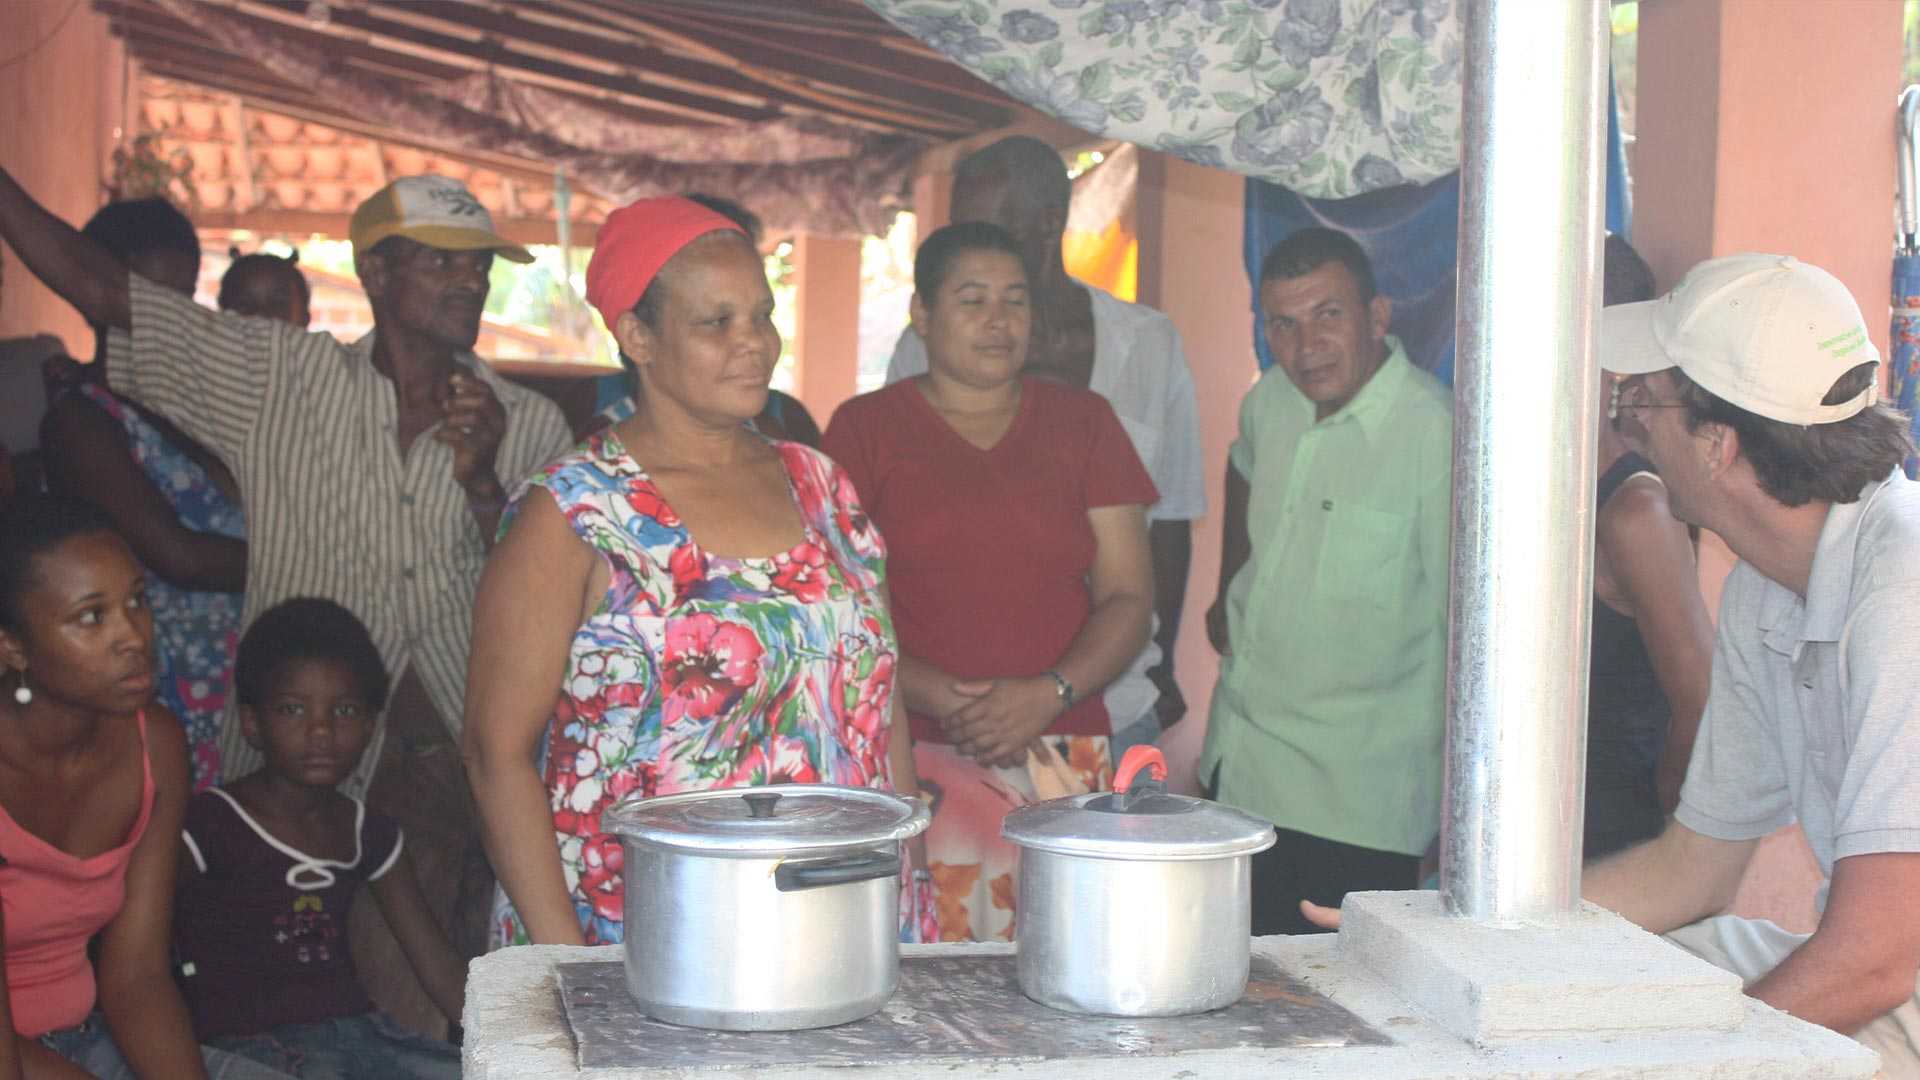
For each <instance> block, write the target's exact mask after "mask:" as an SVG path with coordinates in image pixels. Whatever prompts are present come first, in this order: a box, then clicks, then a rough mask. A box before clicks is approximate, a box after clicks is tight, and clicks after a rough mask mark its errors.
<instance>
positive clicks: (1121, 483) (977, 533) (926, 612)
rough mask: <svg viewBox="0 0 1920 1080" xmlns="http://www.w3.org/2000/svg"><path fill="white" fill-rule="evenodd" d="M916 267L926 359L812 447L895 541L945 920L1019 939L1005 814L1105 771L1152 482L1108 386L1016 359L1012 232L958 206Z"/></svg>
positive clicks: (1141, 614) (950, 931)
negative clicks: (1056, 376) (1003, 835)
mask: <svg viewBox="0 0 1920 1080" xmlns="http://www.w3.org/2000/svg"><path fill="white" fill-rule="evenodd" d="M913 276H914V297H913V306H912V318H913V328H914V330H915V331H917V332H918V333H919V334H920V336H921V337H922V338H923V339H925V341H926V344H927V360H928V370H927V373H926V374H925V375H921V376H919V377H917V378H913V379H908V380H905V381H903V382H899V383H895V384H894V385H892V386H889V387H887V388H886V389H884V390H879V391H876V392H874V393H871V394H863V395H861V396H860V397H857V398H854V399H853V400H852V401H849V402H847V403H846V404H845V405H843V406H841V408H840V409H839V411H838V412H836V413H835V414H834V417H833V422H832V423H831V424H829V425H828V427H827V433H826V435H825V437H824V438H823V439H822V441H821V447H820V448H821V449H822V450H824V451H826V453H827V454H828V456H830V457H832V458H833V459H835V460H836V461H838V462H839V463H840V465H841V466H842V467H843V468H845V469H846V471H847V473H848V475H850V476H851V477H852V478H853V482H854V486H855V488H857V489H858V491H859V494H860V502H861V505H862V506H863V507H864V508H865V510H866V512H867V513H868V514H869V515H870V516H871V518H872V519H873V522H874V524H876V525H878V526H879V528H880V532H881V534H882V535H884V536H885V537H886V540H887V549H888V559H887V576H888V581H889V583H890V586H891V590H892V611H893V616H894V624H895V628H896V630H897V632H898V634H899V639H900V652H901V672H900V687H901V689H902V691H903V692H904V694H905V695H906V705H907V714H908V718H909V720H910V721H911V729H912V733H913V741H914V762H915V766H916V768H917V769H918V771H919V773H920V778H921V785H922V787H923V788H925V789H927V790H930V791H932V792H933V793H934V799H935V801H934V818H933V827H932V828H931V829H930V830H929V831H928V833H927V849H928V858H929V860H930V861H931V863H932V869H933V877H934V888H935V891H936V900H937V902H938V904H939V911H940V929H941V934H942V936H943V937H945V938H947V939H949V940H961V939H967V938H974V939H991V938H1011V937H1012V933H1013V897H1014V888H1013V867H1014V862H1015V860H1014V852H1013V850H1012V848H1011V847H1010V846H1009V845H1008V844H1006V842H1005V841H1003V840H1001V839H1000V821H1001V819H1002V818H1004V817H1005V816H1006V813H1007V811H1008V810H1010V809H1012V808H1014V807H1016V806H1019V805H1021V804H1023V803H1025V802H1029V801H1031V800H1033V799H1034V798H1036V797H1039V796H1046V795H1052V794H1060V793H1062V792H1061V791H1060V790H1059V789H1058V783H1057V781H1059V780H1061V779H1063V774H1065V777H1070V779H1069V780H1068V782H1069V783H1077V785H1078V787H1079V788H1080V789H1081V790H1085V789H1091V788H1095V787H1099V786H1102V785H1104V784H1105V783H1106V782H1107V780H1108V779H1109V777H1110V774H1111V765H1112V762H1111V757H1110V755H1109V753H1108V736H1109V735H1110V734H1111V726H1110V724H1109V721H1108V718H1107V713H1106V708H1105V707H1104V706H1103V705H1102V704H1101V702H1100V691H1101V689H1102V688H1103V687H1105V686H1106V685H1107V683H1108V682H1109V681H1111V680H1112V679H1113V678H1114V677H1116V676H1117V675H1119V674H1120V673H1121V672H1122V671H1124V670H1125V669H1126V667H1127V664H1128V663H1129V662H1130V661H1132V659H1133V658H1134V657H1135V656H1137V655H1138V654H1139V652H1140V650H1141V648H1143V647H1144V646H1145V645H1146V640H1147V633H1148V619H1149V612H1150V611H1151V608H1152V598H1153V572H1152V569H1151V566H1150V563H1149V561H1148V556H1147V526H1146V508H1147V506H1149V505H1151V504H1152V503H1153V501H1154V500H1155V499H1156V498H1157V497H1158V496H1157V494H1156V492H1155V491H1154V487H1153V481H1152V480H1151V479H1149V478H1148V476H1147V471H1146V469H1145V468H1144V467H1142V466H1141V464H1140V459H1139V458H1138V457H1137V456H1136V455H1135V454H1134V451H1133V445H1132V443H1131V442H1129V441H1128V439H1127V435H1126V432H1125V430H1123V429H1122V428H1121V426H1120V421H1119V419H1118V418H1117V417H1116V416H1115V415H1114V413H1113V409H1112V407H1111V406H1109V405H1108V404H1107V402H1106V400H1105V399H1104V398H1102V397H1100V396H1099V395H1098V394H1095V393H1092V392H1090V391H1086V390H1078V389H1073V388H1071V387H1067V386H1064V385H1062V384H1060V383H1057V382H1053V381H1051V380H1048V379H1044V378H1039V377H1035V376H1031V375H1024V376H1023V375H1022V374H1021V369H1022V367H1023V366H1024V365H1025V363H1026V357H1027V341H1028V331H1029V330H1030V315H1029V308H1028V303H1027V275H1026V271H1025V270H1024V268H1023V267H1022V264H1021V259H1020V248H1019V247H1018V246H1017V245H1016V244H1015V242H1014V240H1013V238H1012V237H1011V236H1009V235H1008V234H1007V233H1006V232H1005V231H1003V230H1001V229H1000V228H998V227H996V226H993V225H989V224H985V223H979V222H974V223H967V224H960V225H949V226H947V227H946V228H944V229H941V230H939V231H938V232H936V233H934V234H933V235H932V236H930V237H928V238H927V240H926V242H925V243H924V244H922V245H921V247H920V251H919V254H918V255H917V256H916V258H915V260H914V270H913ZM1043 737H1044V738H1043ZM1036 781H1037V784H1036Z"/></svg>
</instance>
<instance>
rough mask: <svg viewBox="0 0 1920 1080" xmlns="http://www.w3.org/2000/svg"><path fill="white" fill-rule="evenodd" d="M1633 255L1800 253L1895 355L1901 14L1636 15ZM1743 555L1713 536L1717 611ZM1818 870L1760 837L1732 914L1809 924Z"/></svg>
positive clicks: (1711, 601) (1669, 265)
mask: <svg viewBox="0 0 1920 1080" xmlns="http://www.w3.org/2000/svg"><path fill="white" fill-rule="evenodd" d="M1639 49H1640V55H1639V60H1638V67H1639V100H1640V108H1639V117H1640V120H1639V127H1640V130H1639V131H1638V132H1637V141H1636V143H1635V145H1634V147H1633V159H1632V164H1633V173H1634V228H1633V242H1634V246H1635V247H1637V248H1639V249H1640V251H1641V252H1642V253H1643V254H1645V255H1646V257H1647V261H1648V262H1649V263H1650V264H1652V266H1653V269H1654V273H1655V274H1656V275H1657V277H1658V278H1659V281H1660V285H1661V287H1662V288H1670V287H1671V286H1672V285H1673V284H1674V283H1675V282H1676V281H1677V280H1678V279H1679V277H1680V275H1681V274H1682V273H1683V272H1685V270H1686V269H1687V267H1689V266H1691V265H1693V264H1694V263H1696V262H1698V261H1700V260H1702V259H1706V258H1711V257H1713V256H1717V255H1727V254H1731V253H1734V252H1740V251H1771V252H1782V253H1785V254H1790V255H1794V256H1797V257H1799V258H1801V259H1804V260H1806V261H1807V262H1811V263H1815V264H1817V265H1819V266H1822V267H1824V268H1826V269H1828V270H1830V271H1832V272H1833V273H1834V274H1835V275H1836V276H1838V277H1839V278H1840V280H1841V281H1843V282H1845V283H1846V285H1847V287H1848V288H1849V289H1851V290H1852V291H1853V295H1854V297H1855V298H1856V299H1858V300H1859V301H1860V308H1861V310H1862V311H1863V312H1865V313H1866V316H1867V327H1868V329H1869V330H1870V331H1871V332H1872V335H1873V341H1874V345H1875V346H1876V347H1878V348H1879V349H1880V350H1881V355H1883V356H1884V355H1886V349H1887V328H1888V319H1887V317H1886V314H1887V310H1888V303H1889V292H1890V286H1889V277H1890V274H1891V269H1892V244H1893V212H1892V207H1893V198H1894V100H1895V97H1896V96H1897V95H1898V93H1899V91H1900V89H1901V82H1900V72H1901V60H1902V57H1901V5H1899V4H1893V3H1825V4H1820V5H1817V14H1816V12H1815V8H1810V7H1809V6H1808V5H1806V4H1805V3H1801V2H1798V0H1662V2H1661V3H1657V4H1642V5H1640V36H1639ZM1732 565H1733V559H1732V555H1731V553H1730V552H1728V551H1727V549H1726V547H1725V545H1724V544H1721V543H1720V542H1719V540H1718V538H1717V537H1712V536H1705V537H1702V545H1701V579H1702V586H1703V589H1704V591H1705V592H1706V594H1707V600H1708V608H1709V610H1714V609H1716V608H1717V603H1718V599H1719V594H1720V586H1721V583H1722V581H1723V580H1724V578H1725V576H1726V573H1727V571H1728V570H1729V569H1731V568H1732ZM1818 880H1819V869H1818V866H1817V865H1816V864H1815V863H1814V861H1813V856H1812V853H1811V852H1810V851H1808V849H1807V846H1806V841H1805V840H1804V838H1802V837H1801V836H1800V835H1799V831H1798V829H1792V830H1787V831H1785V832H1782V833H1780V834H1776V835H1775V836H1772V837H1769V838H1768V839H1767V840H1766V841H1764V842H1762V844H1761V848H1760V852H1759V855H1758V856H1757V857H1756V858H1755V860H1754V863H1753V865H1752V867H1751V868H1750V869H1749V871H1748V874H1747V878H1746V881H1745V882H1744V883H1743V885H1742V887H1741V893H1740V897H1739V899H1738V900H1737V901H1736V902H1735V905H1734V907H1735V910H1736V911H1739V912H1741V913H1742V914H1748V915H1758V916H1764V917H1767V918H1771V919H1773V920H1774V921H1776V922H1779V923H1780V924H1781V925H1783V926H1788V927H1790V928H1793V929H1799V930H1810V929H1812V927H1813V925H1814V923H1815V922H1816V921H1817V916H1816V914H1815V912H1814V909H1813V890H1814V888H1815V886H1816V885H1817V884H1818Z"/></svg>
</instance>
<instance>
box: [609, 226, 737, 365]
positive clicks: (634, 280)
mask: <svg viewBox="0 0 1920 1080" xmlns="http://www.w3.org/2000/svg"><path fill="white" fill-rule="evenodd" d="M722 229H731V230H733V231H734V232H737V233H739V234H741V235H742V236H745V235H746V230H745V229H742V228H741V227H740V226H739V225H737V224H735V223H734V222H733V220H732V219H731V218H729V217H727V216H726V215H725V214H719V213H715V212H714V211H712V210H709V209H707V208H706V207H704V206H701V205H700V204H699V203H697V202H694V201H693V200H692V199H683V198H680V197H679V196H677V195H675V196H668V197H666V198H660V199H640V200H637V201H635V202H631V203H628V204H627V205H625V206H623V207H621V208H620V209H618V210H615V211H614V212H613V213H611V214H608V215H607V220H606V222H605V223H603V224H602V225H601V226H600V237H599V239H598V240H597V241H595V243H594V245H593V258H592V259H590V260H588V262H587V303H589V304H592V305H593V306H594V307H595V308H597V309H598V310H599V312H600V318H602V319H603V320H605V321H606V324H607V330H608V332H612V330H613V324H614V323H615V322H617V321H618V320H619V318H620V313H621V312H623V311H632V310H633V305H635V304H637V303H639V302H640V297H641V296H643V295H645V293H646V291H647V286H648V285H649V284H651V283H652V281H653V279H654V278H655V277H657V276H659V273H660V268H661V267H663V266H665V265H667V261H668V260H669V259H671V258H673V257H674V255H676V254H678V253H679V251H680V249H681V248H683V247H686V246H687V245H688V244H691V243H693V242H694V241H695V240H697V239H699V238H700V237H702V236H705V235H706V234H708V233H710V232H715V231H718V230H722Z"/></svg>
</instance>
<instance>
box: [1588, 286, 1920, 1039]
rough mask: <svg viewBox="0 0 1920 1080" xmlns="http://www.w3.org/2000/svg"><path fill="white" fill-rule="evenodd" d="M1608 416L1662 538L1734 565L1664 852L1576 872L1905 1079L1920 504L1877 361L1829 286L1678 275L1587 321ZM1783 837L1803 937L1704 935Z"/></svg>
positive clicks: (1916, 864)
mask: <svg viewBox="0 0 1920 1080" xmlns="http://www.w3.org/2000/svg"><path fill="white" fill-rule="evenodd" d="M1601 363H1602V365H1603V366H1604V367H1605V368H1606V369H1607V370H1608V371H1611V372H1614V373H1616V374H1619V375H1622V376H1626V378H1625V380H1624V381H1623V382H1622V383H1621V384H1620V385H1619V386H1618V388H1617V390H1616V393H1615V396H1614V401H1613V403H1612V406H1611V407H1610V409H1609V412H1610V414H1611V419H1612V422H1614V423H1616V424H1618V425H1620V426H1621V427H1622V429H1623V430H1624V431H1625V432H1626V433H1628V435H1629V437H1630V438H1632V439H1634V440H1635V441H1636V442H1637V443H1639V444H1640V445H1641V446H1642V447H1643V448H1644V451H1645V453H1646V455H1647V456H1648V457H1649V458H1651V459H1652V460H1653V462H1654V464H1655V465H1656V466H1657V467H1658V469H1659V471H1660V476H1661V478H1662V479H1664V480H1665V481H1666V483H1667V487H1668V491H1669V498H1670V501H1671V505H1672V507H1673V512H1674V514H1675V515H1676V516H1678V517H1680V518H1682V519H1683V520H1686V521H1688V522H1691V523H1692V524H1695V525H1699V526H1701V527H1702V528H1707V529H1712V530H1713V531H1714V532H1716V533H1718V534H1719V535H1720V536H1721V537H1722V538H1723V539H1725V540H1726V542H1727V544H1728V546H1729V547H1731V548H1732V549H1733V551H1734V552H1735V554H1737V555H1739V556H1740V563H1739V565H1738V566H1736V567H1735V568H1734V570H1733V573H1732V575H1731V576H1730V577H1728V579H1727V584H1726V591H1725V594H1724V597H1723V599H1722V602H1721V607H1720V619H1719V628H1718V640H1717V642H1716V644H1715V655H1714V662H1713V682H1712V688H1711V689H1710V691H1709V693H1708V699H1707V706H1706V712H1705V714H1704V716H1703V717H1702V719H1701V721H1700V733H1699V737H1698V740H1697V742H1696V743H1695V745H1694V750H1693V757H1692V761H1691V764H1690V766H1689V769H1688V772H1687V780H1686V784H1685V786H1684V787H1683V788H1682V790H1681V795H1680V807H1679V810H1678V811H1677V812H1676V814H1675V815H1674V817H1673V818H1672V819H1670V820H1669V821H1668V823H1667V827H1666V830H1665V831H1664V832H1663V833H1661V835H1660V836H1658V837H1657V838H1655V839H1653V840H1650V841H1648V842H1647V843H1645V844H1643V845H1641V846H1639V847H1636V848H1631V849H1629V850H1627V851H1625V852H1622V853H1620V854H1619V855H1616V856H1613V857H1610V858H1607V859H1603V860H1601V861H1599V862H1597V863H1593V864H1589V865H1588V866H1587V868H1586V872H1585V878H1584V888H1583V890H1582V891H1583V892H1584V893H1585V895H1586V897H1587V899H1589V900H1593V901H1595V902H1596V903H1599V904H1602V905H1604V906H1606V907H1609V908H1612V909H1613V910H1615V911H1618V912H1620V913H1621V914H1622V915H1625V916H1626V917H1628V918H1630V919H1632V920H1633V921H1635V922H1636V923H1639V924H1640V925H1641V926H1643V927H1645V928H1647V929H1648V930H1652V931H1654V932H1656V933H1667V934H1668V936H1669V937H1670V938H1671V939H1672V940H1673V941H1675V942H1676V943H1678V944H1680V945H1682V946H1683V947H1685V948H1687V949H1689V950H1691V951H1693V952H1695V953H1696V954H1698V955H1700V956H1702V957H1704V958H1706V959H1708V960H1711V961H1712V962H1714V963H1715V964H1718V965H1719V966H1721V967H1724V968H1727V969H1729V970H1732V971H1734V972H1737V973H1738V974H1739V975H1741V976H1742V977H1743V978H1745V979H1746V980H1747V983H1748V986H1747V991H1748V993H1750V994H1752V995H1753V996H1754V997H1757V998H1759V999H1760V1000H1762V1001H1765V1002H1767V1003H1768V1004H1770V1005H1773V1006H1774V1007H1776V1008H1779V1009H1783V1010H1785V1011H1787V1012H1790V1013H1793V1014H1794V1015H1796V1016H1799V1017H1801V1018H1802V1019H1805V1020H1809V1021H1812V1022H1814V1023H1817V1024H1822V1025H1825V1026H1827V1027H1830V1028H1833V1029H1834V1030H1836V1031H1841V1032H1845V1033H1847V1034H1851V1035H1854V1036H1855V1037H1856V1038H1858V1039H1859V1040H1860V1041H1861V1042H1863V1043H1865V1044H1867V1045H1869V1046H1871V1047H1873V1048H1874V1049H1876V1050H1878V1051H1879V1052H1880V1054H1881V1060H1882V1063H1883V1068H1884V1070H1885V1071H1884V1074H1883V1075H1886V1076H1920V1053H1917V1052H1916V1046H1920V1009H1916V1006H1915V1002H1914V996H1915V979H1916V974H1920V917H1916V916H1917V915H1920V910H1917V909H1916V905H1917V904H1920V655H1916V653H1915V650H1914V648H1913V646H1914V644H1915V643H1916V642H1920V485H1916V484H1914V483H1911V482H1909V481H1908V480H1907V478H1906V477H1905V476H1904V475H1903V474H1901V473H1900V471H1899V467H1900V464H1901V462H1902V461H1903V459H1905V457H1906V456H1907V454H1908V453H1909V452H1910V442H1909V439H1908V436H1907V424H1906V420H1905V418H1904V417H1902V416H1901V415H1900V414H1898V413H1897V412H1894V411H1893V410H1891V409H1889V408H1887V407H1886V406H1884V405H1881V404H1879V403H1878V401H1877V395H1878V388H1879V370H1878V366H1879V355H1878V354H1877V352H1876V351H1875V350H1874V347H1873V345H1872V343H1871V342H1870V341H1869V339H1868V336H1867V329H1866V325H1865V323H1864V321H1863V320H1862V319H1861V316H1860V310H1859V307H1858V305H1856V304H1855V303H1854V300H1853V297H1852V296H1851V295H1850V294H1849V293H1848V292H1847V290H1846V288H1845V286H1843V285H1841V284H1840V282H1839V281H1837V280H1836V279H1835V278H1834V277H1833V276H1832V275H1831V274H1828V273H1827V272H1826V271H1824V270H1821V269H1819V268H1818V267H1814V266H1809V265H1807V264H1805V263H1802V262H1799V261H1797V260H1795V259H1792V258H1789V257H1785V256H1779V255H1734V256H1729V257H1726V258H1721V259H1714V260H1711V261H1708V262H1705V263H1701V264H1700V265H1698V266H1696V267H1694V269H1693V270H1692V271H1691V272H1690V273H1688V274H1687V276H1686V278H1685V280H1683V281H1682V282H1681V283H1680V285H1679V287H1677V288H1675V289H1674V290H1673V292H1672V293H1670V294H1668V295H1667V296H1665V297H1663V298H1661V299H1658V300H1652V301H1648V302H1646V303H1643V304H1627V305H1621V306H1617V307H1611V308H1607V309H1606V310H1605V311H1604V312H1603V313H1602V315H1601ZM1796 820H1797V821H1798V822H1799V823H1800V824H1801V825H1802V826H1803V827H1804V829H1805V831H1806V834H1807V839H1808V841H1809V842H1810V843H1811V845H1812V847H1813V852H1814V855H1815V857H1816V858H1817V859H1818V861H1819V864H1820V869H1821V873H1822V877H1823V879H1824V880H1823V882H1822V886H1821V890H1820V897H1819V901H1820V904H1821V908H1822V914H1821V918H1820V923H1819V926H1818V928H1817V929H1816V930H1815V931H1814V933H1813V934H1812V935H1811V936H1809V935H1803V934H1793V933H1789V932H1787V931H1785V930H1783V929H1781V928H1780V927H1778V926H1775V925H1774V924H1772V923H1770V922H1765V921H1760V920H1747V919H1741V918H1737V917H1734V916H1729V915H1720V914H1719V913H1720V912H1721V911H1724V910H1725V909H1726V908H1727V906H1728V905H1729V904H1730V903H1731V901H1732V899H1733V896H1734V892H1735V890H1736V888H1737V887H1738V886H1739V883H1740V879H1741V875H1742V872H1743V871H1744V870H1745V869H1746V866H1747V862H1748V860H1749V858H1750V857H1751V856H1752V854H1753V851H1754V847H1755V845H1756V844H1757V843H1758V842H1759V840H1760V838H1761V837H1763V836H1765V835H1767V834H1768V833H1770V832H1773V831H1774V830H1776V829H1779V828H1781V827H1782V826H1785V825H1788V824H1791V823H1793V822H1794V821H1796Z"/></svg>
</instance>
